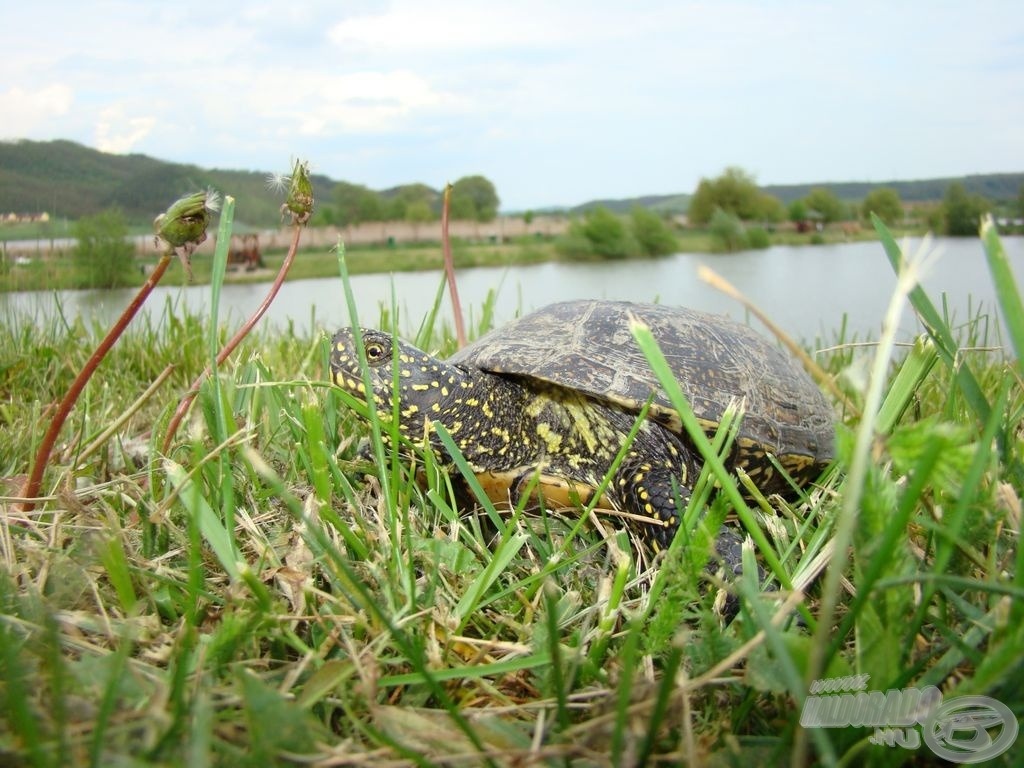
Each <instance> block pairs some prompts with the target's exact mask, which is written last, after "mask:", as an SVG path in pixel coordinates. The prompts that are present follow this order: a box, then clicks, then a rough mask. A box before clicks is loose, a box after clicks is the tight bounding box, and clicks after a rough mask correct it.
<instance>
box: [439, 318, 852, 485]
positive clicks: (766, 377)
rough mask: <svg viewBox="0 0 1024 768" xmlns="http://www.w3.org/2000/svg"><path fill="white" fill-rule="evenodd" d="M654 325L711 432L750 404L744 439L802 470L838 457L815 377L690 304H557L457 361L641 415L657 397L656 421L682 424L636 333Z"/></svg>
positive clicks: (747, 332)
mask: <svg viewBox="0 0 1024 768" xmlns="http://www.w3.org/2000/svg"><path fill="white" fill-rule="evenodd" d="M632 318H636V319H639V320H641V321H642V322H644V323H645V324H646V325H648V326H649V327H650V328H651V331H652V333H653V335H654V338H655V339H656V340H657V341H658V344H659V346H660V347H661V350H662V352H663V353H664V354H665V357H666V359H667V360H668V362H669V365H670V366H671V368H672V371H673V372H674V373H675V376H676V378H677V380H678V382H679V384H680V386H681V387H682V389H683V392H684V393H685V394H686V396H687V398H688V399H689V401H690V404H691V405H692V407H693V409H694V412H695V413H696V415H697V417H698V418H699V419H701V420H702V421H703V422H704V423H706V424H707V425H708V428H709V429H713V428H714V426H715V425H716V424H717V423H718V422H719V420H720V419H721V416H722V414H723V413H724V411H725V409H726V407H727V406H728V405H729V403H730V402H731V401H732V400H733V399H734V398H739V397H741V396H745V397H746V412H745V416H744V419H743V423H742V426H741V429H740V435H739V438H740V442H741V444H746V445H747V446H748V451H750V452H752V453H757V454H759V453H760V452H761V451H768V452H770V453H772V454H774V455H775V456H776V457H778V458H779V460H780V461H782V463H783V464H792V465H794V466H799V465H801V464H803V463H805V462H806V461H807V459H812V460H813V461H814V463H815V464H824V463H826V462H828V461H829V460H830V459H831V458H832V450H833V447H832V435H833V426H832V424H833V416H832V413H831V410H830V408H829V406H828V403H827V402H826V401H825V398H824V397H823V396H822V394H821V392H820V391H819V389H818V388H817V386H815V384H814V382H813V381H812V380H811V378H810V377H809V376H808V375H807V374H806V373H805V372H804V370H803V369H802V368H801V367H800V366H799V365H798V364H797V362H796V361H795V360H793V359H792V358H791V357H789V356H788V355H787V354H786V353H784V352H783V351H782V350H780V349H778V348H777V347H775V346H773V345H772V344H771V343H770V342H769V341H768V340H767V339H766V338H764V337H763V336H762V335H760V334H759V333H757V332H756V331H754V330H753V329H751V328H749V327H747V326H745V325H742V324H740V323H737V322H734V321H731V320H729V319H727V318H725V317H722V316H720V315H711V314H707V313H703V312H697V311H694V310H690V309H685V308H680V307H668V306H662V305H657V304H637V303H631V302H612V301H597V300H593V301H586V300H585V301H571V302H563V303H560V304H553V305H550V306H547V307H545V308H544V309H542V310H540V311H538V312H534V313H533V314H530V315H527V316H525V317H522V318H519V319H518V320H515V321H513V322H511V323H508V324H506V325H505V326H503V327H501V328H499V329H497V330H495V331H492V332H491V333H489V334H487V335H485V336H483V337H482V338H480V339H479V340H478V341H476V342H475V343H473V344H471V345H469V346H467V347H465V348H464V349H462V350H460V351H459V352H457V353H456V354H455V355H454V356H452V357H451V358H449V362H451V363H455V364H458V365H461V366H467V367H479V368H481V369H483V370H485V371H490V372H493V373H501V374H506V375H510V376H517V377H523V378H526V379H535V380H540V381H545V382H549V383H551V384H554V385H557V386H560V387H566V388H568V389H572V390H575V391H579V392H581V393H583V394H586V395H588V396H590V397H594V398H598V399H604V400H608V401H611V402H615V403H619V404H621V405H625V406H627V407H630V408H632V409H634V410H638V409H639V407H640V406H641V405H642V404H643V403H644V402H645V401H646V400H647V398H648V397H649V396H650V395H651V393H652V392H654V393H655V396H654V401H653V403H654V406H653V407H654V412H653V414H652V415H653V416H654V417H655V418H656V419H657V420H659V421H662V422H665V423H668V424H669V426H671V427H672V428H673V429H674V430H675V431H679V429H680V428H679V425H678V421H677V420H676V417H675V414H674V411H673V410H672V409H671V406H670V404H669V402H668V399H667V397H666V396H665V394H664V392H662V391H661V389H660V387H659V386H658V382H657V379H656V378H655V376H654V374H653V372H652V371H651V370H650V366H649V365H648V363H647V359H646V358H645V357H644V355H643V353H642V352H641V351H640V349H639V347H638V346H637V344H636V341H635V339H634V337H633V334H632V332H631V330H630V321H631V319H632Z"/></svg>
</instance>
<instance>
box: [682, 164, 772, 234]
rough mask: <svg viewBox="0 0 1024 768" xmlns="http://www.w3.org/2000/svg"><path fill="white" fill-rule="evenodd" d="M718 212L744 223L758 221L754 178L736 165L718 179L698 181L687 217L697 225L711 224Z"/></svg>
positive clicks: (758, 191) (758, 206) (758, 207)
mask: <svg viewBox="0 0 1024 768" xmlns="http://www.w3.org/2000/svg"><path fill="white" fill-rule="evenodd" d="M717 209H721V210H723V211H725V212H726V213H731V214H733V215H734V216H736V217H737V218H739V219H742V220H744V221H752V220H755V219H758V218H760V212H761V191H760V190H759V189H758V188H757V184H756V182H755V181H754V177H753V176H751V175H750V174H749V173H747V172H746V171H744V170H743V169H742V168H737V167H735V166H733V167H730V168H726V169H725V172H724V173H722V175H721V176H718V177H716V178H714V179H701V180H700V184H698V185H697V191H696V192H694V194H693V197H692V198H691V199H690V208H689V211H688V212H687V216H688V217H689V219H690V222H691V223H693V224H696V225H698V226H702V225H705V224H707V223H709V222H710V221H711V217H712V216H714V215H715V211H716V210H717Z"/></svg>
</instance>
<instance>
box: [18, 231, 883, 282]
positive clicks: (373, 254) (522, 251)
mask: <svg viewBox="0 0 1024 768" xmlns="http://www.w3.org/2000/svg"><path fill="white" fill-rule="evenodd" d="M677 237H678V239H679V251H680V252H686V253H712V252H713V251H714V243H713V238H712V237H711V235H710V234H709V233H707V232H704V231H697V230H683V231H681V232H678V233H677ZM851 239H854V240H871V239H876V235H875V234H874V232H873V231H870V230H861V231H858V232H854V233H851V234H844V233H842V232H840V231H838V230H836V231H827V232H825V233H822V234H821V235H818V236H815V235H812V234H800V233H797V232H777V233H773V234H772V235H771V236H770V242H771V243H772V244H773V245H807V244H815V243H840V242H849V241H850V240H851ZM347 251H348V258H349V262H350V272H351V273H352V274H364V273H368V272H410V271H416V270H438V269H440V268H441V263H442V255H441V246H440V243H420V244H415V245H399V246H383V245H381V246H356V247H349V248H347ZM453 252H454V256H455V263H456V265H457V266H458V267H460V268H463V269H464V268H468V267H505V266H509V265H522V264H537V263H540V262H544V261H554V260H558V259H560V258H562V257H561V256H560V255H559V253H558V251H557V249H556V247H555V241H554V240H552V239H535V238H522V239H518V240H513V241H510V242H507V243H503V244H500V245H494V244H482V243H467V242H455V243H454V244H453ZM283 258H284V252H283V251H269V252H267V253H266V254H265V255H264V262H265V264H266V269H263V270H259V271H257V272H245V271H241V270H238V271H234V272H231V273H229V275H228V280H230V281H233V282H264V281H267V280H269V279H270V278H271V277H272V276H273V273H274V272H276V270H277V268H278V267H279V266H280V265H281V261H282V260H283ZM152 263H153V262H152V261H149V262H143V263H142V264H141V266H145V267H151V266H152ZM210 264H211V257H210V256H209V255H204V254H200V255H197V256H194V257H193V281H194V282H195V283H198V284H207V283H209V282H210V273H211V269H210ZM337 273H338V270H337V261H336V259H335V256H334V254H333V253H332V252H330V251H329V250H328V249H314V248H305V249H303V250H301V251H300V254H299V256H298V258H297V259H296V262H295V265H294V267H293V268H292V269H291V271H290V272H289V275H288V279H290V280H299V279H303V278H318V277H328V278H329V277H334V276H336V275H337ZM167 279H169V280H171V281H174V282H183V281H184V280H185V279H186V278H185V273H184V270H183V269H182V268H181V267H180V265H175V266H172V267H171V269H170V270H169V272H168V278H167ZM144 280H145V275H144V273H143V271H142V270H139V271H138V272H137V273H132V274H130V275H127V276H126V284H127V285H130V286H135V285H141V284H142V283H143V281H144ZM75 287H82V286H81V282H80V279H79V277H78V274H77V272H76V270H75V265H74V261H73V259H72V257H71V255H70V254H64V255H63V256H61V257H59V258H52V259H34V260H33V261H32V262H31V263H30V264H25V265H15V264H7V265H6V266H3V268H0V291H35V290H61V289H67V288H75Z"/></svg>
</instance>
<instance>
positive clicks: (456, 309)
mask: <svg viewBox="0 0 1024 768" xmlns="http://www.w3.org/2000/svg"><path fill="white" fill-rule="evenodd" d="M451 197H452V185H451V184H447V185H445V188H444V198H443V203H442V205H441V250H442V252H443V253H444V274H445V278H446V279H447V281H448V292H449V294H450V295H451V299H452V312H453V313H454V315H455V340H456V341H457V342H458V344H459V349H462V348H463V347H464V346H466V326H465V325H464V324H463V322H462V302H460V301H459V288H458V285H457V284H456V282H455V260H454V259H453V258H452V241H451V238H450V237H449V236H448V209H449V208H450V206H451Z"/></svg>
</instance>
